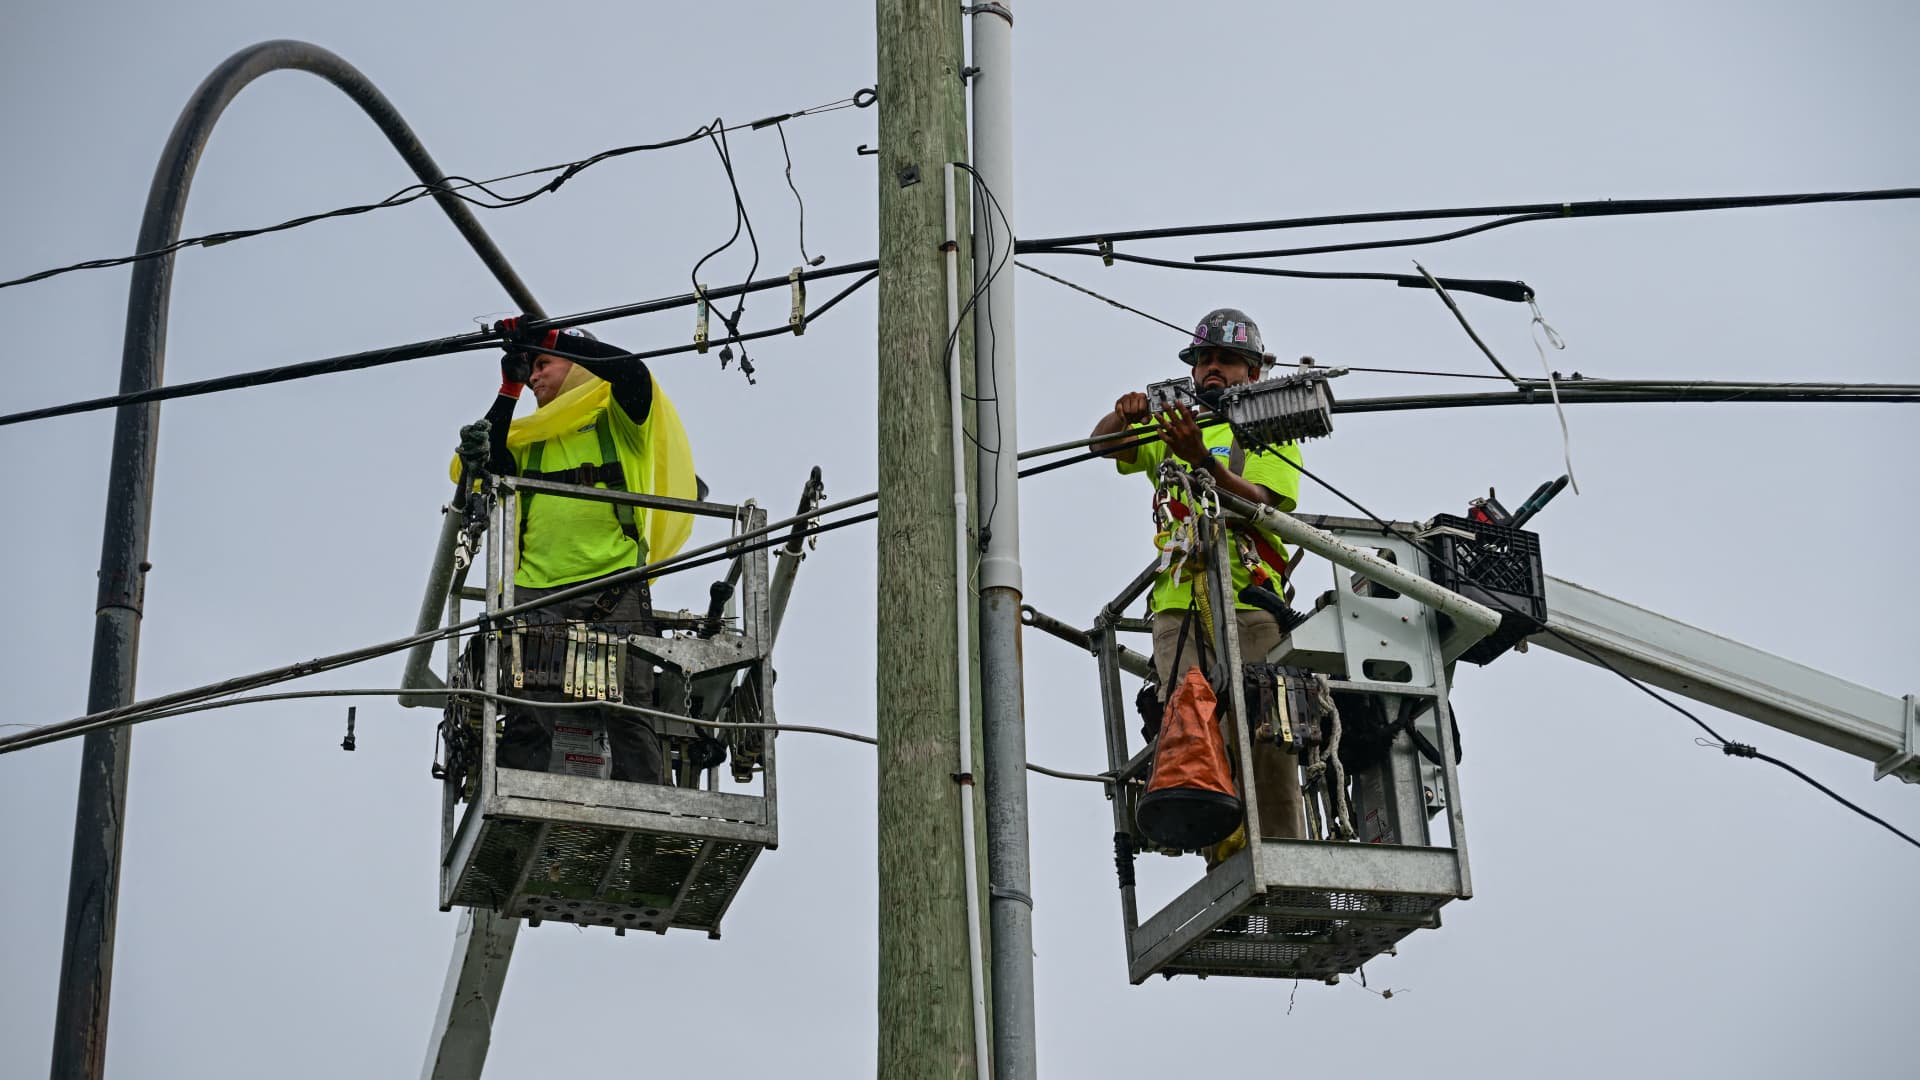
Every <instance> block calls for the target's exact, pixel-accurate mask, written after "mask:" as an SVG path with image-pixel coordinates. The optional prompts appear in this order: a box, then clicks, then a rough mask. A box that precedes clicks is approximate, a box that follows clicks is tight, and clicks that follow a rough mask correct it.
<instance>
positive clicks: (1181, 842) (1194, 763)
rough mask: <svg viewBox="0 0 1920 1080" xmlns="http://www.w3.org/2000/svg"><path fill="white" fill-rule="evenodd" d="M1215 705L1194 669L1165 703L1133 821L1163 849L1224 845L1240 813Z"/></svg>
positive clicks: (1197, 668) (1195, 667)
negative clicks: (1150, 767)
mask: <svg viewBox="0 0 1920 1080" xmlns="http://www.w3.org/2000/svg"><path fill="white" fill-rule="evenodd" d="M1217 712H1218V702H1217V700H1216V699H1215V697H1214V695H1213V687H1212V686H1210V685H1208V683H1207V677H1206V675H1205V674H1203V673H1202V672H1201V671H1200V668H1199V667H1198V666H1194V667H1189V668H1188V669H1187V671H1186V674H1185V675H1183V676H1181V678H1180V682H1179V684H1178V685H1177V686H1175V687H1174V688H1173V693H1172V694H1171V695H1169V696H1168V698H1167V706H1166V712H1165V715H1164V716H1163V717H1162V719H1161V722H1160V738H1159V740H1158V742H1157V744H1156V746H1155V748H1154V757H1153V775H1152V777H1151V778H1150V779H1149V780H1148V781H1147V792H1146V794H1145V795H1142V796H1141V797H1140V805H1139V806H1138V807H1136V808H1135V810H1134V820H1135V821H1136V822H1137V823H1138V824H1139V826H1140V831H1141V832H1143V833H1145V834H1146V836H1147V838H1148V839H1149V840H1152V841H1153V842H1154V843H1156V844H1159V845H1161V846H1163V847H1170V848H1179V849H1180V850H1182V851H1196V850H1199V849H1200V848H1204V847H1208V846H1210V845H1213V844H1217V843H1219V842H1220V841H1222V840H1225V839H1226V838H1227V837H1228V836H1230V835H1232V834H1233V830H1234V829H1236V828H1238V827H1239V825H1240V821H1241V816H1242V813H1243V807H1242V805H1241V802H1240V797H1239V795H1238V794H1236V793H1235V791H1234V787H1233V771H1232V770H1231V769H1230V768H1229V767H1228V765H1227V749H1226V744H1225V740H1223V739H1222V738H1221V737H1220V724H1219V720H1218V716H1217Z"/></svg>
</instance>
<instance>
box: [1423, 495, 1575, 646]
mask: <svg viewBox="0 0 1920 1080" xmlns="http://www.w3.org/2000/svg"><path fill="white" fill-rule="evenodd" d="M1440 525H1446V526H1450V527H1452V528H1455V529H1460V530H1463V531H1465V532H1469V533H1472V534H1473V537H1474V538H1473V539H1472V540H1466V539H1462V538H1461V537H1458V536H1455V535H1453V534H1451V533H1446V532H1442V533H1436V534H1434V535H1433V536H1430V537H1428V538H1427V542H1426V546H1427V549H1428V550H1429V551H1431V552H1433V553H1434V554H1435V555H1437V556H1438V557H1437V558H1434V559H1430V560H1428V562H1429V574H1428V576H1429V577H1431V578H1432V579H1433V580H1434V582H1435V584H1438V585H1442V586H1445V587H1446V588H1449V589H1452V590H1453V591H1454V592H1457V593H1459V594H1460V595H1462V596H1465V597H1467V598H1469V599H1472V600H1478V601H1479V602H1481V603H1483V604H1485V605H1487V606H1488V607H1490V608H1492V609H1493V610H1495V611H1497V612H1499V613H1500V628H1499V629H1498V630H1495V631H1494V632H1493V633H1492V634H1489V635H1488V636H1486V637H1484V638H1481V639H1480V640H1479V641H1477V642H1475V643H1474V645H1473V647H1472V648H1471V649H1468V650H1467V651H1466V652H1465V653H1463V654H1461V656H1460V659H1462V660H1465V661H1467V662H1468V663H1470V664H1485V663H1487V662H1488V661H1490V660H1492V659H1493V658H1494V657H1496V656H1499V655H1500V654H1501V653H1504V652H1506V651H1507V650H1508V649H1510V648H1512V647H1513V645H1514V643H1515V642H1517V641H1519V640H1520V639H1521V638H1524V637H1527V636H1529V635H1531V634H1535V633H1538V632H1539V631H1540V628H1541V627H1543V626H1545V625H1546V622H1547V581H1546V574H1545V572H1544V571H1542V570H1541V568H1540V536H1539V534H1538V533H1530V532H1528V531H1527V530H1525V529H1514V528H1509V527H1507V526H1505V525H1491V524H1488V523H1486V522H1482V521H1469V520H1468V519H1466V518H1463V517H1454V516H1453V515H1452V514H1438V515H1435V516H1434V519H1433V520H1432V521H1431V522H1428V524H1427V527H1428V528H1429V529H1431V528H1433V527H1435V526H1440Z"/></svg>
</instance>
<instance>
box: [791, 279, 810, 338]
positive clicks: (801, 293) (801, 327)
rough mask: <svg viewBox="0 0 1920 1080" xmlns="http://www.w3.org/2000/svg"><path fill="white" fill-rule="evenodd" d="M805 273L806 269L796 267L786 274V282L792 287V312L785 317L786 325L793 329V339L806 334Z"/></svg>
mask: <svg viewBox="0 0 1920 1080" xmlns="http://www.w3.org/2000/svg"><path fill="white" fill-rule="evenodd" d="M806 272H807V268H806V267H804V266H796V267H794V268H793V270H792V271H791V272H789V273H788V274H787V281H788V283H790V284H791V285H792V286H793V311H792V312H791V313H790V314H789V315H788V316H787V325H788V326H789V327H792V328H793V336H794V337H799V336H800V335H801V334H804V333H806V332H807V280H806Z"/></svg>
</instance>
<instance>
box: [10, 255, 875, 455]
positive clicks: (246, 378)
mask: <svg viewBox="0 0 1920 1080" xmlns="http://www.w3.org/2000/svg"><path fill="white" fill-rule="evenodd" d="M878 274H879V272H878V271H877V270H869V271H868V272H867V273H866V274H865V275H864V276H862V277H861V278H860V279H859V280H857V281H855V282H854V283H853V284H852V285H849V286H847V287H846V288H845V289H843V290H841V291H840V292H839V293H837V294H835V295H834V296H832V297H831V298H829V299H828V300H827V302H826V303H823V304H821V305H820V306H819V307H817V308H815V309H814V310H813V311H810V312H808V313H807V314H806V315H804V316H803V317H802V318H801V323H802V325H806V326H811V325H812V324H813V322H814V320H816V319H818V318H819V317H820V316H822V315H824V314H826V313H827V312H828V311H831V310H832V309H833V306H834V305H835V304H838V303H839V302H840V301H841V300H844V299H846V297H847V296H848V295H850V294H852V293H853V292H855V291H856V290H858V289H860V288H861V287H862V286H865V285H866V284H868V283H869V282H871V281H873V280H874V278H875V277H877V276H878ZM781 281H782V283H783V284H784V283H785V281H786V279H785V278H782V279H781ZM672 306H678V305H677V304H676V305H672ZM530 325H532V326H536V327H541V328H544V327H550V326H558V325H564V321H563V320H554V319H548V320H544V321H542V322H537V323H531V324H530ZM791 333H793V328H792V327H791V326H780V327H776V328H773V329H768V330H756V331H750V332H748V333H744V334H736V335H733V336H731V337H728V338H725V339H723V340H722V341H720V342H717V344H721V345H724V344H726V343H728V342H742V341H754V340H758V339H760V338H767V337H776V336H779V335H782V334H791ZM499 344H500V335H499V334H497V333H495V332H493V331H491V330H487V331H481V332H478V333H470V334H459V335H456V336H454V337H447V338H433V339H430V340H427V341H419V342H414V343H411V344H407V345H395V346H391V347H389V348H384V349H371V350H368V351H366V352H357V353H347V354H345V355H342V356H330V357H327V358H325V359H322V360H309V361H306V362H304V363H298V364H286V365H283V366H281V367H272V368H263V369H260V370H257V371H249V372H241V373H239V374H235V375H221V376H217V377H215V378H211V379H201V380H199V381H197V382H187V383H175V384H173V385H170V386H156V387H153V388H152V389H149V390H139V391H135V392H133V393H128V394H112V395H109V396H106V397H97V398H88V399H86V400H84V401H74V402H68V403H66V404H64V405H48V406H44V407H42V408H38V409H27V410H25V411H23V412H17V413H10V414H8V415H5V416H0V427H6V426H8V425H10V424H23V423H26V422H27V421H29V420H46V419H50V418H52V417H56V416H72V415H75V414H77V413H84V412H95V411H98V410H101V409H113V408H118V407H120V406H122V405H140V404H145V403H147V402H154V401H171V400H173V399H176V398H188V397H200V396H203V395H206V394H217V393H221V392H223V391H227V390H242V389H247V388H249V387H255V386H268V385H271V384H273V383H282V382H293V381H296V380H299V379H309V378H312V377H314V376H316V375H331V374H334V373H336V372H341V371H358V370H362V369H365V368H373V367H382V366H384V365H387V364H399V363H405V362H407V361H410V360H424V359H428V358H431V357H436V356H446V355H450V354H453V353H461V352H473V351H475V350H479V349H491V348H496V347H498V346H499ZM698 350H699V346H698V345H692V344H688V345H674V346H669V347H666V348H661V349H653V350H650V351H647V352H636V353H627V354H625V355H623V356H618V357H611V358H607V357H589V358H588V359H596V360H598V359H612V360H630V359H640V360H650V359H653V358H655V357H660V356H672V355H676V354H679V353H690V352H696V351H698ZM540 351H542V352H550V353H553V354H554V355H556V356H559V357H561V358H562V359H577V358H578V357H577V356H576V355H575V354H573V353H568V352H565V351H562V350H559V349H542V350H540Z"/></svg>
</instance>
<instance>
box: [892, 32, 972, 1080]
mask: <svg viewBox="0 0 1920 1080" xmlns="http://www.w3.org/2000/svg"><path fill="white" fill-rule="evenodd" d="M960 23H961V12H960V5H959V4H957V3H954V2H953V0H876V29H877V37H878V41H879V86H878V91H879V101H878V104H879V109H880V156H879V158H878V162H879V177H878V179H879V184H880V199H879V204H880V301H879V305H880V317H879V324H880V325H879V347H878V357H879V423H878V430H879V471H880V520H879V529H878V547H879V551H878V564H877V574H878V595H877V597H876V600H877V611H876V618H875V630H876V633H877V636H878V648H877V654H876V658H875V659H876V666H877V672H878V679H877V695H878V697H877V721H878V727H879V738H880V751H879V803H880V805H879V830H880V831H879V853H880V859H879V874H880V896H879V899H880V905H879V907H880V910H879V952H880V972H879V1008H880V1030H879V1055H878V1059H877V1064H878V1070H879V1075H880V1076H881V1077H884V1078H887V1080H895V1078H900V1077H909V1078H918V1077H926V1078H930V1080H931V1078H935V1077H938V1078H941V1080H952V1078H954V1077H961V1076H967V1075H985V1074H984V1071H982V1070H983V1069H984V1063H982V1062H980V1061H979V1060H978V1057H979V1055H978V1054H977V1052H976V1047H977V1045H978V1043H977V1042H976V1032H975V1029H974V1027H975V1014H974V1009H973V987H972V983H971V978H972V976H973V965H974V964H976V963H978V962H979V960H978V958H977V957H972V956H970V955H969V952H970V946H969V932H968V921H969V920H968V903H967V888H966V874H965V869H966V868H965V865H964V855H963V843H964V839H963V834H962V827H961V813H962V811H961V804H962V799H961V792H960V787H961V785H962V784H964V783H971V782H972V778H971V777H957V776H956V774H957V773H958V771H959V761H960V734H959V732H960V716H959V712H960V708H961V705H960V691H959V685H958V683H959V671H960V670H964V669H963V668H962V667H961V666H962V665H967V664H968V658H969V657H970V655H971V651H972V650H971V642H967V641H960V640H956V639H957V638H958V636H959V630H958V628H957V626H956V617H957V614H958V610H959V609H958V605H959V604H960V603H961V602H962V601H963V599H964V600H965V601H966V602H967V604H968V606H969V608H970V607H971V598H970V597H963V596H962V595H961V592H962V589H961V587H960V585H959V581H960V580H961V578H960V574H959V573H957V572H956V568H955V561H956V559H957V555H956V552H955V544H954V529H955V522H956V515H957V511H958V507H956V505H955V503H956V499H955V492H954V484H953V480H952V478H953V475H954V458H953V430H952V428H953V425H952V421H951V419H950V410H951V399H950V398H949V396H948V394H949V385H948V367H949V358H948V356H947V353H946V349H945V346H946V343H947V338H948V333H949V312H948V307H949V304H948V286H949V280H948V274H949V272H950V271H949V268H950V267H952V268H953V269H952V272H953V273H954V274H955V276H956V278H957V282H958V289H959V295H960V296H961V297H962V298H963V299H964V297H966V296H967V295H968V294H970V293H971V292H972V286H971V282H972V271H971V267H970V260H969V258H968V254H969V252H968V248H969V246H970V245H968V244H966V243H962V244H960V245H959V249H958V259H957V260H952V259H951V258H950V256H949V255H948V254H947V253H946V252H945V251H943V250H942V247H943V244H944V242H945V240H946V238H947V220H946V216H947V210H946V208H947V205H948V204H947V201H946V199H947V192H946V187H945V180H944V176H945V173H946V172H947V169H946V165H947V163H948V162H953V161H965V160H966V147H967V130H966V101H965V95H964V91H965V80H964V78H963V77H962V74H961V67H962V65H963V63H964V60H963V57H964V55H965V54H964V52H963V49H962V45H961V26H960ZM958 175H959V177H960V181H959V182H958V183H957V184H956V187H957V189H958V191H957V192H956V195H955V199H954V206H955V213H956V215H957V218H956V220H957V222H958V224H957V228H958V235H959V236H966V235H967V232H968V224H967V216H966V207H967V202H968V200H967V199H966V194H967V192H968V191H969V190H970V187H971V185H970V184H968V183H967V177H966V174H965V173H959V174H958ZM971 345H972V338H971V335H970V334H961V335H960V340H959V341H957V342H956V344H955V347H956V348H958V349H960V350H961V354H960V366H961V369H962V370H963V371H965V372H967V373H968V374H969V375H970V374H971V372H972V369H973V359H972V349H971ZM969 636H970V635H969ZM975 697H976V698H977V695H975Z"/></svg>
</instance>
